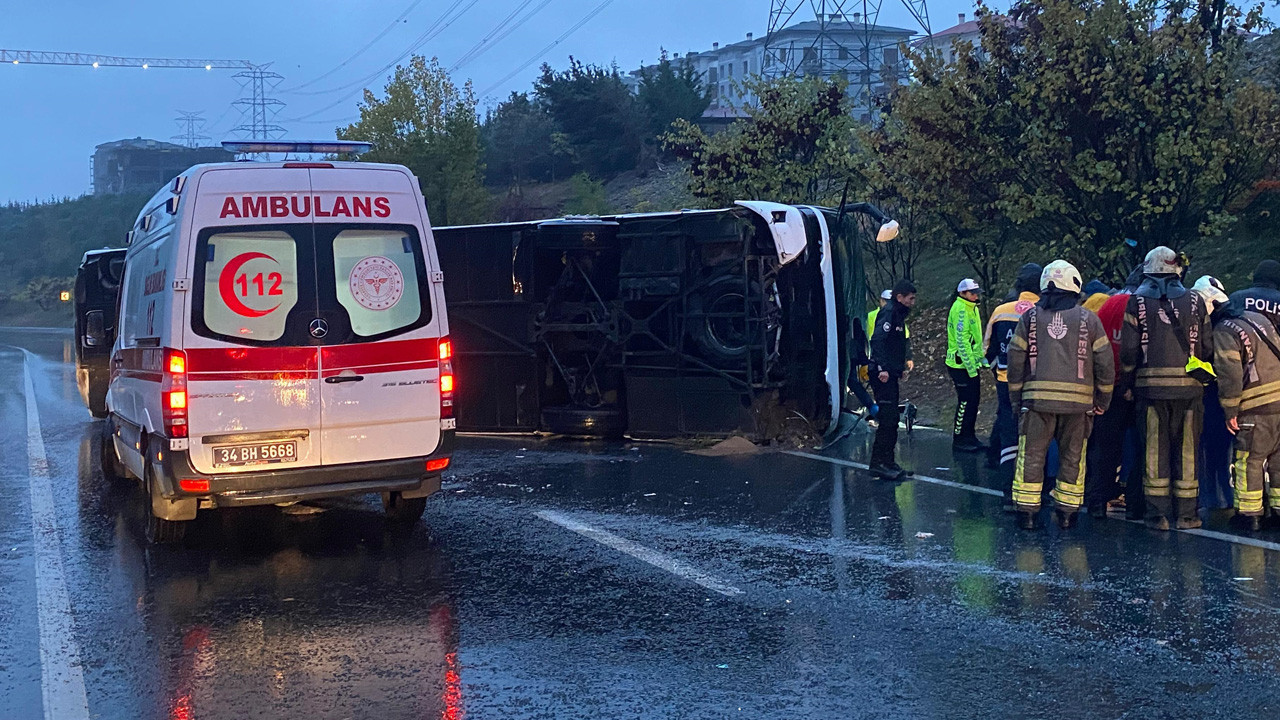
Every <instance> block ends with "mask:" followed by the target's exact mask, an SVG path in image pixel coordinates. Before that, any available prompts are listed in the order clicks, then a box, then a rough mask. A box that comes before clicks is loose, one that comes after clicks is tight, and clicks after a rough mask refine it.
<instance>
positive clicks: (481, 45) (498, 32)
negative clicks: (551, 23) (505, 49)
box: [449, 0, 552, 73]
mask: <svg viewBox="0 0 1280 720" xmlns="http://www.w3.org/2000/svg"><path fill="white" fill-rule="evenodd" d="M551 1H552V0H542V2H541V3H540V4H539V5H537V6H536V7H534V8H533V10H531V11H529V12H528V13H527V14H526V15H525V16H524V17H522V18H520V19H519V20H516V21H515V22H514V23H512V20H514V19H515V17H516V16H517V15H519V14H520V11H522V10H524V9H525V8H526V7H528V6H529V4H530V3H532V2H533V0H524V1H523V2H521V3H520V4H519V5H518V6H516V9H515V10H512V11H511V14H510V15H508V16H507V17H506V18H504V19H503V21H502V22H500V23H498V25H497V26H496V27H494V28H493V30H490V31H489V34H488V35H486V36H484V38H482V39H481V40H480V42H478V43H476V44H475V45H474V46H473V47H472V48H471V49H470V50H468V51H467V52H465V53H463V55H462V57H460V58H458V59H457V60H456V61H455V62H454V63H453V65H451V66H450V67H449V72H451V73H452V72H455V71H457V70H458V69H460V68H462V67H463V66H465V65H468V64H470V63H471V62H472V61H474V60H475V59H476V58H478V57H480V56H481V55H483V54H485V53H487V52H489V51H490V50H492V49H493V48H494V46H496V45H497V44H498V43H500V42H502V41H503V40H505V39H506V38H507V37H508V36H509V35H511V33H513V32H515V31H516V30H519V29H520V27H521V26H523V25H524V24H525V23H527V22H529V21H530V20H532V19H533V16H535V15H537V14H538V13H539V12H541V11H542V10H543V9H544V8H546V7H547V6H548V5H550V4H551Z"/></svg>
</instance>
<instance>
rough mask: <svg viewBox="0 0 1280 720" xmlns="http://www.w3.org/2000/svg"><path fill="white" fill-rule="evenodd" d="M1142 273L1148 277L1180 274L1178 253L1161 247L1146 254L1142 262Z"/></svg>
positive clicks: (1180, 265) (1180, 264)
mask: <svg viewBox="0 0 1280 720" xmlns="http://www.w3.org/2000/svg"><path fill="white" fill-rule="evenodd" d="M1142 272H1144V273H1146V274H1148V275H1178V274H1180V273H1181V272H1182V263H1181V262H1179V261H1178V253H1176V252H1174V251H1173V250H1172V249H1170V248H1168V247H1165V246H1164V245H1161V246H1160V247H1157V248H1155V249H1153V250H1152V251H1151V252H1149V253H1147V258H1146V260H1144V261H1143V262H1142Z"/></svg>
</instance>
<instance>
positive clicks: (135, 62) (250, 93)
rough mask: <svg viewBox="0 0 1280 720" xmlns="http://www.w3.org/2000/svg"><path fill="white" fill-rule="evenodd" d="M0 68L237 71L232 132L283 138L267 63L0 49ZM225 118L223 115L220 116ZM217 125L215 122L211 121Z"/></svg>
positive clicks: (275, 82)
mask: <svg viewBox="0 0 1280 720" xmlns="http://www.w3.org/2000/svg"><path fill="white" fill-rule="evenodd" d="M0 64H13V65H78V66H84V67H93V68H99V67H131V68H142V69H143V70H149V69H151V68H155V69H157V70H159V69H183V70H200V69H204V70H238V71H239V72H237V73H236V74H235V75H233V76H232V77H233V78H234V79H235V80H236V81H237V82H239V83H240V86H241V87H242V88H244V92H245V96H244V97H241V98H240V99H238V100H236V101H235V102H233V103H231V105H232V107H233V108H236V109H239V110H240V112H241V115H242V120H241V123H240V124H239V125H237V126H236V127H234V128H232V131H233V132H238V133H241V134H242V135H245V136H246V137H248V138H250V139H252V140H274V139H277V138H279V137H280V136H281V135H284V134H285V129H284V128H283V127H281V126H280V125H277V124H276V123H275V117H276V115H278V114H279V112H280V110H281V109H282V108H283V107H284V103H283V102H281V101H279V100H277V99H276V98H273V97H270V94H271V91H272V90H274V89H275V88H276V87H277V86H278V85H279V84H280V81H282V80H284V77H283V76H281V75H280V74H279V73H275V72H272V71H270V70H269V69H268V68H269V67H270V66H271V63H266V64H258V63H252V62H249V61H248V60H208V59H206V60H201V59H198V58H154V57H121V56H119V55H93V54H90V53H76V52H53V51H48V50H3V49H0ZM224 114H225V113H224ZM214 123H215V124H217V121H216V120H215V121H214Z"/></svg>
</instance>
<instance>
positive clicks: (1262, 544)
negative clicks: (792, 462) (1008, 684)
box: [782, 450, 1280, 552]
mask: <svg viewBox="0 0 1280 720" xmlns="http://www.w3.org/2000/svg"><path fill="white" fill-rule="evenodd" d="M782 452H783V454H785V455H794V456H796V457H802V458H809V459H810V460H821V461H823V462H828V463H831V464H833V465H843V466H845V467H851V468H857V469H859V470H868V469H870V468H869V467H868V466H867V465H866V464H865V463H860V462H854V461H852V460H842V459H840V458H833V457H826V456H825V455H816V454H814V453H807V452H801V451H799V450H783V451H782ZM908 479H909V480H922V481H924V482H927V483H934V484H935V485H945V486H947V487H953V488H959V489H961V490H968V491H969V492H976V493H982V494H983V495H992V496H994V497H1004V493H1002V492H1000V491H999V490H992V489H991V488H985V487H979V486H977V485H966V484H964V483H958V482H953V481H951V480H943V479H941V478H934V477H928V476H926V475H915V476H912V477H910V478H908ZM1111 519H1112V520H1117V519H1123V520H1124V521H1125V522H1128V523H1133V524H1135V525H1145V523H1144V522H1143V521H1141V520H1130V519H1129V518H1111ZM1172 532H1180V533H1185V534H1187V535H1196V536H1198V537H1203V538H1210V539H1212V540H1222V541H1224V542H1229V543H1235V544H1236V545H1248V546H1249V547H1256V548H1262V549H1264V550H1275V551H1277V552H1280V543H1275V542H1269V541H1267V540H1258V539H1255V538H1250V537H1242V536H1240V535H1231V534H1229V533H1222V532H1217V531H1216V530H1201V529H1195V530H1178V529H1174V530H1173V531H1172Z"/></svg>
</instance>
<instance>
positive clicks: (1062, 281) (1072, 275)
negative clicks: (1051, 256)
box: [1040, 260, 1084, 294]
mask: <svg viewBox="0 0 1280 720" xmlns="http://www.w3.org/2000/svg"><path fill="white" fill-rule="evenodd" d="M1083 287H1084V283H1083V282H1081V280H1080V271H1079V270H1076V266H1075V265H1072V264H1071V263H1069V262H1067V261H1066V260H1054V261H1053V262H1051V263H1049V264H1048V265H1045V266H1044V272H1042V273H1040V292H1045V291H1046V290H1048V289H1050V288H1056V289H1058V290H1064V291H1066V292H1070V293H1076V294H1079V293H1080V290H1081V288H1083Z"/></svg>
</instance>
